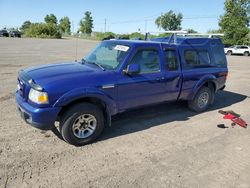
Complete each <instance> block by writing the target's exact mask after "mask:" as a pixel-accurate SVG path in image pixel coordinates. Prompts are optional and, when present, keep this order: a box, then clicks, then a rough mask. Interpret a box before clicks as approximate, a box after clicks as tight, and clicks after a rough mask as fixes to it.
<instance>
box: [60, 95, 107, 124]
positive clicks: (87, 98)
mask: <svg viewBox="0 0 250 188" xmlns="http://www.w3.org/2000/svg"><path fill="white" fill-rule="evenodd" d="M80 103H90V104H94V105H96V106H98V107H99V108H100V109H101V110H102V112H103V115H104V119H105V124H106V125H109V126H110V125H111V112H110V108H109V106H108V104H107V103H106V102H105V101H104V100H102V99H100V98H97V97H93V96H92V97H91V96H85V97H81V98H78V99H75V100H73V101H71V102H69V103H67V104H66V105H64V106H63V107H62V109H61V111H60V112H59V114H58V120H60V117H62V116H63V115H64V114H65V113H66V112H67V111H68V110H69V109H70V108H72V107H73V106H75V105H77V104H80Z"/></svg>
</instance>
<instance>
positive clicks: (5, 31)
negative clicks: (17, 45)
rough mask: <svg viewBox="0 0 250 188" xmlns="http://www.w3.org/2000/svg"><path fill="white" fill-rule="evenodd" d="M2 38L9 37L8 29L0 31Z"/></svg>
mask: <svg viewBox="0 0 250 188" xmlns="http://www.w3.org/2000/svg"><path fill="white" fill-rule="evenodd" d="M0 37H9V33H8V31H7V30H6V29H3V30H0Z"/></svg>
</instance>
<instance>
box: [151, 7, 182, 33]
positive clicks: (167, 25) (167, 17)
mask: <svg viewBox="0 0 250 188" xmlns="http://www.w3.org/2000/svg"><path fill="white" fill-rule="evenodd" d="M182 18H183V16H182V14H181V13H178V14H175V13H174V12H173V11H172V10H170V11H168V12H166V13H165V14H163V15H161V16H159V17H158V18H156V20H155V24H156V25H157V27H158V28H163V29H164V30H165V31H167V30H170V31H171V30H172V31H173V30H181V22H182Z"/></svg>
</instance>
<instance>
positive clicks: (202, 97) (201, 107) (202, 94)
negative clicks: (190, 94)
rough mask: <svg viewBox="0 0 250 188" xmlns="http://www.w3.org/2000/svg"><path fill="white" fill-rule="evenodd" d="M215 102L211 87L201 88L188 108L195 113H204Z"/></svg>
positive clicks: (189, 102)
mask: <svg viewBox="0 0 250 188" xmlns="http://www.w3.org/2000/svg"><path fill="white" fill-rule="evenodd" d="M213 100H214V92H213V91H212V89H210V88H209V87H205V86H203V87H201V88H200V90H199V91H198V92H197V94H196V95H195V97H194V99H193V100H191V101H188V107H189V108H190V109H191V110H193V111H195V112H204V111H205V110H207V108H208V106H209V104H211V103H212V102H213Z"/></svg>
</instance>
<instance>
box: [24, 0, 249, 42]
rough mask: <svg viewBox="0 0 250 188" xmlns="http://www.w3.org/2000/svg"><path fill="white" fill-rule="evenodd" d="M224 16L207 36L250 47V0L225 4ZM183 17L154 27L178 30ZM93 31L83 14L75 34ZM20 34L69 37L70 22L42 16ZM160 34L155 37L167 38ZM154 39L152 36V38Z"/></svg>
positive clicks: (168, 16)
mask: <svg viewBox="0 0 250 188" xmlns="http://www.w3.org/2000/svg"><path fill="white" fill-rule="evenodd" d="M224 10H225V12H224V14H223V15H221V17H220V19H219V22H218V24H219V27H220V28H219V29H218V30H210V31H208V33H213V32H216V33H224V37H222V39H223V42H224V43H225V44H227V45H234V44H250V30H249V20H250V0H225V3H224ZM182 20H183V15H182V14H181V13H175V12H174V11H172V10H170V11H168V12H166V13H164V14H162V15H160V16H159V17H157V18H156V20H155V24H156V25H157V27H158V28H161V29H162V30H163V31H173V30H181V29H182V27H181V24H182ZM92 30H93V17H92V15H91V12H90V11H86V12H85V13H84V16H83V18H82V19H81V20H80V22H79V29H78V30H77V33H78V34H83V35H84V36H88V37H89V36H90V34H91V33H92ZM21 31H22V32H23V33H24V35H26V36H28V37H42V38H61V37H62V35H70V34H71V22H70V20H69V18H68V17H67V16H65V17H63V18H61V19H60V20H59V23H58V20H57V18H56V16H55V15H54V14H49V15H46V16H45V18H44V23H31V22H30V21H25V22H24V23H23V25H22V27H21ZM187 31H188V33H197V31H195V30H193V29H192V28H190V29H187ZM168 35H169V34H167V33H165V34H164V33H163V34H160V35H158V36H168ZM114 37H116V38H128V39H131V38H140V39H143V38H144V36H143V35H142V34H141V33H139V32H135V33H132V34H130V35H118V34H115V33H111V32H106V33H101V32H95V39H98V40H103V39H105V38H114ZM152 37H155V36H152Z"/></svg>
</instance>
